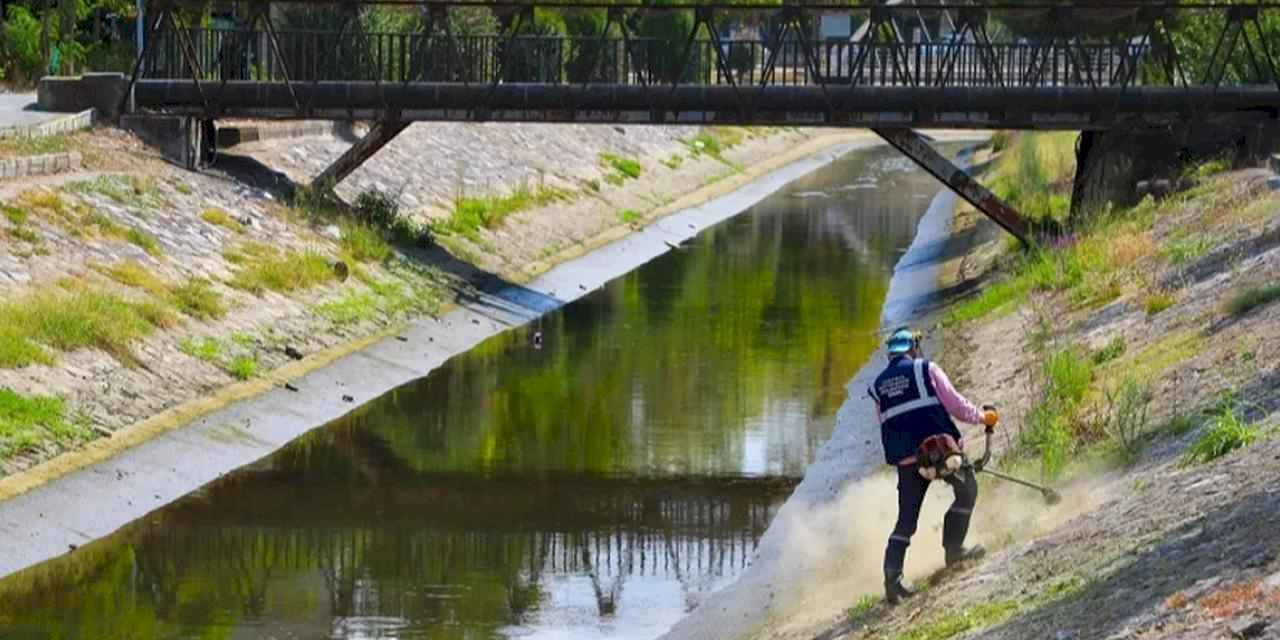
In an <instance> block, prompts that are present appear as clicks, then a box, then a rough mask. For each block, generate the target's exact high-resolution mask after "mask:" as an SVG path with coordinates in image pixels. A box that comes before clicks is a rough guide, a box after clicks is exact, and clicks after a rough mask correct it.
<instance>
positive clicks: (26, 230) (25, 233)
mask: <svg viewBox="0 0 1280 640" xmlns="http://www.w3.org/2000/svg"><path fill="white" fill-rule="evenodd" d="M6 233H7V234H8V235H9V237H11V238H13V239H14V240H18V241H21V242H26V243H27V244H40V240H41V236H40V232H39V231H36V230H35V229H32V228H31V227H13V228H12V229H9V230H8V231H7V232H6Z"/></svg>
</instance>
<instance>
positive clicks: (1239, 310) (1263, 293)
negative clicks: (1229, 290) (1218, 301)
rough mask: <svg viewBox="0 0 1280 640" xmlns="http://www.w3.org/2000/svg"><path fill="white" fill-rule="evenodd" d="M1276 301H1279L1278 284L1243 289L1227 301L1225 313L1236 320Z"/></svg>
mask: <svg viewBox="0 0 1280 640" xmlns="http://www.w3.org/2000/svg"><path fill="white" fill-rule="evenodd" d="M1276 300H1280V283H1277V284H1268V285H1263V286H1259V287H1253V288H1250V289H1245V290H1244V291H1241V292H1239V293H1237V294H1235V295H1233V296H1231V299H1230V300H1228V301H1227V313H1230V314H1231V315H1232V316H1235V317H1237V318H1238V317H1240V316H1243V315H1244V314H1246V313H1249V312H1250V311H1252V310H1254V309H1256V308H1258V307H1261V306H1263V305H1265V304H1270V303H1272V302H1275V301H1276Z"/></svg>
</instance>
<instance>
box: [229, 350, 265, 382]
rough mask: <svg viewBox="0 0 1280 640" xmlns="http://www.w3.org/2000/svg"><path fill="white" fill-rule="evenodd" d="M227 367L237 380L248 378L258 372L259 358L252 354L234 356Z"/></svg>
mask: <svg viewBox="0 0 1280 640" xmlns="http://www.w3.org/2000/svg"><path fill="white" fill-rule="evenodd" d="M225 369H226V372H227V373H229V374H231V376H232V377H233V378H235V379H236V380H248V379H249V378H252V377H254V376H255V375H257V374H258V360H257V358H255V357H253V356H251V355H239V356H236V357H234V358H232V359H231V362H229V363H227V366H226V367H225Z"/></svg>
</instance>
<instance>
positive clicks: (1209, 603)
mask: <svg viewBox="0 0 1280 640" xmlns="http://www.w3.org/2000/svg"><path fill="white" fill-rule="evenodd" d="M1260 583H1261V580H1252V581H1250V582H1241V583H1238V584H1234V585H1231V586H1228V587H1223V588H1222V589H1219V590H1218V591H1215V592H1213V593H1211V594H1209V595H1207V596H1205V597H1203V598H1201V599H1200V606H1201V607H1203V608H1204V610H1205V613H1208V614H1209V615H1210V616H1212V617H1213V618H1216V619H1218V620H1224V619H1227V618H1234V617H1236V616H1238V615H1240V614H1241V613H1244V612H1246V611H1249V610H1251V609H1255V608H1257V607H1260V606H1262V605H1263V604H1272V605H1275V604H1280V593H1273V594H1271V595H1267V594H1265V593H1263V591H1262V587H1261V584H1260Z"/></svg>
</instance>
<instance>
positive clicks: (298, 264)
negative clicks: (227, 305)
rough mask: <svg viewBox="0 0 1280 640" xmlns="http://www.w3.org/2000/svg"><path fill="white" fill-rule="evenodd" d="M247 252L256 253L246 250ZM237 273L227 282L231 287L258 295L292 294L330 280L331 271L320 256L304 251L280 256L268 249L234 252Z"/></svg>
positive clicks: (327, 261) (331, 276)
mask: <svg viewBox="0 0 1280 640" xmlns="http://www.w3.org/2000/svg"><path fill="white" fill-rule="evenodd" d="M249 250H250V251H256V250H255V249H252V248H250V249H249ZM235 255H236V256H237V259H238V260H240V265H241V266H240V270H239V271H237V272H236V274H235V276H234V277H232V279H231V283H230V284H231V286H233V287H235V288H237V289H241V290H243V291H248V292H249V293H252V294H254V295H261V294H263V293H265V292H267V291H275V292H276V293H286V294H287V293H292V292H294V291H299V290H303V289H309V288H311V287H314V286H316V285H318V284H323V283H325V282H328V281H330V280H332V279H333V278H334V274H333V269H331V268H330V267H329V260H328V258H326V257H325V256H324V255H322V254H319V253H315V252H311V251H307V252H289V253H285V254H280V253H279V252H276V251H274V250H272V251H271V252H269V253H267V254H266V255H264V254H261V253H248V254H245V253H237V254H235Z"/></svg>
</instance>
